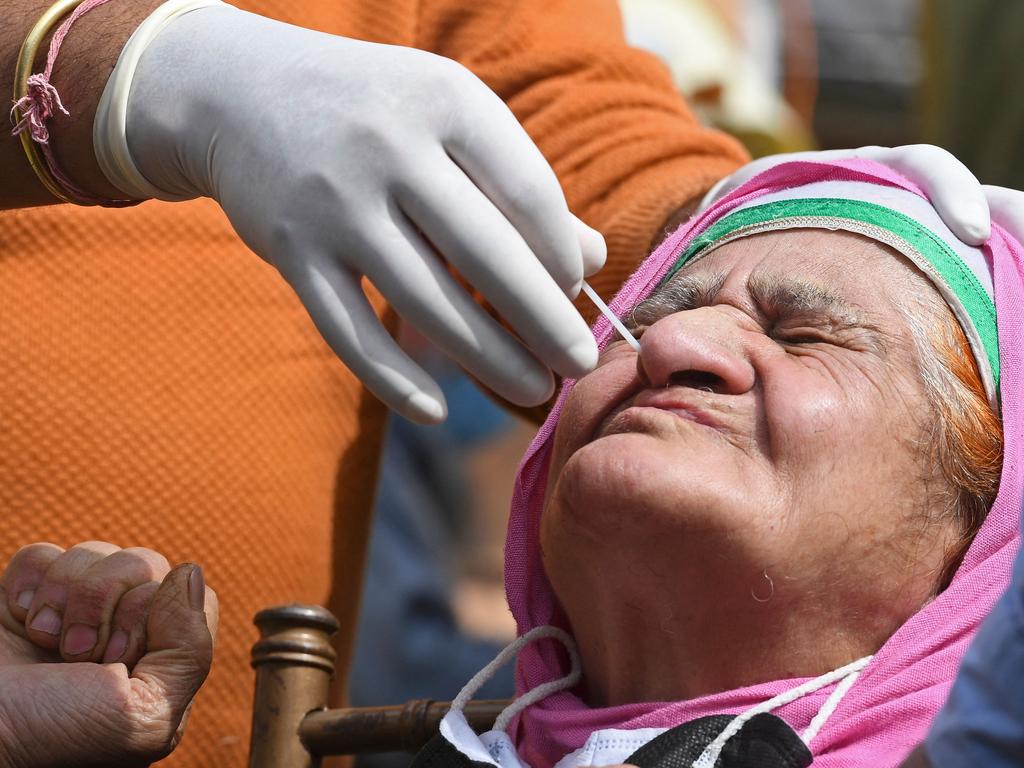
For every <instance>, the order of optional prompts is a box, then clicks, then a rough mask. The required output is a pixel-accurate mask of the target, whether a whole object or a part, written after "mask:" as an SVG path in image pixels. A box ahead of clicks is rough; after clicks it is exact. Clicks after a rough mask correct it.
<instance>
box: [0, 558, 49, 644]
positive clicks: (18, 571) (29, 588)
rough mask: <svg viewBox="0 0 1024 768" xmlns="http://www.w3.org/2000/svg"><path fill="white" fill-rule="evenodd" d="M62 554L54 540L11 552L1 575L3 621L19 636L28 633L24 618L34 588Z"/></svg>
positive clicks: (7, 627)
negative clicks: (3, 606)
mask: <svg viewBox="0 0 1024 768" xmlns="http://www.w3.org/2000/svg"><path fill="white" fill-rule="evenodd" d="M62 554H64V549H63V547H58V546H57V545H56V544H50V543H43V542H41V543H38V544H29V545H28V546H24V547H22V548H21V549H19V550H18V551H17V552H15V553H14V556H13V557H12V558H11V560H10V562H8V564H7V567H6V568H5V569H4V573H3V577H2V578H0V587H2V588H3V590H4V598H5V599H4V604H5V606H6V610H5V611H4V614H3V625H4V627H5V628H6V629H8V630H10V631H11V632H15V633H17V634H18V635H20V636H21V637H28V633H27V632H26V630H25V619H26V618H27V617H28V612H29V609H30V608H31V607H32V599H33V598H34V597H35V593H36V589H38V588H39V585H40V584H42V583H43V579H44V578H45V577H46V572H47V571H48V570H50V566H51V565H53V563H54V562H55V561H56V560H57V558H58V557H60V556H61V555H62Z"/></svg>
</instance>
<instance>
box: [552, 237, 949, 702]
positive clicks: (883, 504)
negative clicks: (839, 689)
mask: <svg viewBox="0 0 1024 768" xmlns="http://www.w3.org/2000/svg"><path fill="white" fill-rule="evenodd" d="M915 281H916V282H915ZM923 285H924V281H923V279H922V278H921V277H920V276H915V274H914V271H913V268H912V267H911V266H910V265H909V262H906V261H905V260H904V259H903V258H902V257H900V256H898V255H897V254H895V252H892V251H889V250H888V249H886V248H884V247H883V246H880V245H878V244H876V243H874V242H872V241H869V240H867V239H865V238H861V237H859V236H856V235H852V234H847V233H836V232H828V231H821V230H790V231H784V232H775V233H768V234H763V235H757V236H754V237H748V238H744V239H741V240H737V241H734V242H732V243H729V244H726V245H724V246H722V247H721V248H719V249H717V250H716V251H714V252H712V253H711V254H710V255H708V256H707V257H705V258H703V259H700V260H699V261H697V262H695V263H694V264H692V265H690V266H688V267H687V268H685V269H683V270H682V271H681V272H680V273H678V274H677V275H676V276H675V277H674V278H673V280H672V282H671V283H670V284H669V288H668V289H667V290H665V289H663V290H662V291H660V292H659V295H658V296H657V297H656V298H655V299H654V300H653V301H648V302H646V303H645V304H643V305H641V306H640V307H639V308H638V309H637V311H636V313H635V319H636V321H637V324H638V331H639V332H640V333H641V335H640V344H641V351H640V353H639V355H638V354H637V353H635V352H634V351H633V350H632V349H631V348H630V347H629V346H628V345H627V344H625V343H623V342H617V343H613V344H611V345H609V347H608V348H607V349H606V351H605V352H604V353H603V355H602V357H601V360H600V363H599V365H598V367H597V369H596V370H595V371H593V372H592V373H591V374H589V375H588V376H586V377H584V378H583V379H581V380H580V381H579V382H578V383H577V384H576V386H575V387H574V389H573V390H572V393H571V394H570V396H569V398H568V400H567V402H566V405H565V409H564V411H563V414H562V417H561V420H560V422H559V425H558V429H557V431H556V435H555V447H554V453H553V457H552V465H551V468H550V472H551V474H550V478H551V479H552V482H551V483H549V486H548V497H547V499H546V502H545V511H544V515H543V519H542V530H541V544H542V549H543V555H544V563H545V568H546V570H547V572H548V575H549V577H550V579H551V582H552V585H553V586H554V588H555V591H556V593H557V594H558V597H559V599H560V602H561V603H562V605H563V607H564V608H565V610H566V612H567V614H568V617H569V619H570V621H571V623H572V625H573V629H574V632H575V634H576V636H577V639H578V640H579V642H580V645H581V650H582V652H583V656H584V662H585V665H586V664H587V662H588V656H589V657H590V663H591V669H592V668H593V665H595V664H596V665H598V666H601V665H602V664H603V665H604V666H605V667H608V669H606V670H605V671H606V672H607V674H603V673H600V671H598V674H597V679H598V682H597V684H596V685H597V688H599V689H603V690H600V691H599V692H598V695H599V696H600V697H601V698H604V699H605V700H609V699H612V700H614V699H616V698H622V695H625V697H626V698H629V697H631V696H632V697H635V695H636V694H635V692H634V693H624V694H622V695H618V694H616V693H614V690H619V691H621V690H622V685H617V684H616V683H614V682H610V681H609V680H608V679H606V678H609V677H611V678H615V677H616V673H614V672H612V671H608V670H610V669H612V667H611V666H610V664H611V662H609V661H607V660H605V661H604V662H601V661H597V660H596V657H599V656H607V655H608V653H609V652H610V649H611V648H613V647H614V645H615V644H616V642H618V641H620V640H623V639H624V637H625V636H627V635H629V634H631V633H632V634H635V633H637V632H640V631H641V629H640V628H641V627H645V626H646V627H648V629H649V631H650V632H652V633H653V634H655V635H658V634H660V635H662V638H661V639H662V640H663V641H670V642H672V643H673V644H675V645H677V646H678V645H679V644H680V643H682V644H685V643H686V642H687V641H688V640H689V639H692V638H693V637H694V636H699V635H707V634H708V633H711V636H710V638H708V640H707V641H708V642H714V643H718V644H720V645H723V646H724V645H728V644H729V643H728V642H726V640H725V639H724V638H736V637H738V636H741V635H749V634H750V633H752V632H756V633H757V636H758V638H759V642H760V643H761V644H762V645H770V644H771V643H773V642H779V643H784V644H787V645H791V646H794V647H804V650H806V649H807V648H806V647H807V646H814V649H812V653H811V656H812V660H811V661H807V662H805V663H803V664H801V663H797V662H795V661H794V663H793V664H792V665H791V666H792V667H793V668H785V669H770V670H767V669H766V670H764V676H763V677H762V679H769V677H768V676H769V675H778V674H780V673H781V674H783V675H785V674H791V675H797V674H804V673H807V674H811V673H813V672H814V671H815V670H813V669H804V667H805V666H809V667H814V666H824V667H825V669H827V668H829V667H828V665H829V664H831V663H832V659H833V656H834V657H836V658H837V659H839V663H843V662H844V661H848V660H849V658H846V657H847V656H849V657H850V658H855V657H856V655H858V654H861V652H862V650H861V649H862V646H863V647H864V648H866V650H865V651H864V652H872V651H873V650H874V649H876V648H877V647H878V646H879V645H880V644H881V643H882V642H884V640H885V639H886V638H887V637H888V636H889V635H890V634H891V633H892V632H893V631H894V630H895V629H896V627H898V626H899V625H900V624H901V623H902V622H904V621H905V620H906V619H907V618H908V617H909V616H910V615H911V614H912V613H913V612H914V611H916V610H917V609H918V608H919V607H920V606H921V605H922V603H923V602H924V601H926V600H927V599H928V597H929V595H930V594H931V593H932V591H933V590H934V588H935V580H936V578H937V573H938V570H939V569H940V567H941V564H942V555H943V552H944V550H945V547H946V545H947V543H948V541H949V540H950V539H951V538H952V536H953V528H952V525H949V526H947V525H945V524H937V523H936V517H937V516H936V515H935V514H932V513H931V511H932V509H933V508H935V507H936V506H941V500H940V497H941V493H940V492H939V490H938V484H939V480H938V475H937V472H936V470H935V469H934V468H932V467H930V466H927V461H926V460H925V459H924V458H923V457H926V456H928V452H927V451H926V450H924V447H923V445H922V441H923V440H924V439H925V436H926V434H927V430H926V427H927V426H928V424H929V423H930V419H931V416H930V414H931V410H930V408H929V405H928V403H927V402H926V401H925V399H924V396H923V388H922V385H921V383H920V380H919V374H918V363H917V355H916V352H915V345H914V342H913V339H912V337H911V334H910V328H909V327H908V324H907V322H906V320H905V318H904V316H903V315H902V314H901V312H900V311H899V309H898V306H899V302H900V301H901V297H903V296H905V295H906V292H907V291H908V290H912V289H914V290H920V289H921V287H922V286H923ZM911 286H914V287H913V288H911ZM926 324H927V323H926ZM933 497H934V498H933ZM631 616H632V617H633V618H632V619H631V618H630V617H631ZM645 631H646V630H645ZM822 632H825V633H827V634H825V635H824V636H822V634H821V633H822ZM823 637H824V638H827V640H823ZM646 645H647V646H649V647H648V648H647V651H646V652H648V653H657V652H658V651H657V647H658V646H657V638H652V639H651V640H650V642H648V643H646ZM851 654H854V655H851ZM797 655H799V654H795V653H794V654H790V657H791V658H796V656H797ZM741 666H742V665H741ZM755 666H756V665H755ZM769 666H770V665H769ZM837 666H838V664H837ZM588 671H590V670H588ZM822 671H825V670H824V669H823V670H822ZM737 674H738V676H739V678H740V679H737V680H727V681H725V682H722V683H714V684H710V683H708V684H704V685H703V687H707V685H715V686H718V685H733V686H734V685H742V684H745V683H751V682H757V680H755V679H747V678H750V677H751V676H753V677H755V678H756V677H759V676H761V673H759V672H757V671H747V672H738V673H737ZM726 677H728V674H727V675H726ZM620 682H621V681H620ZM694 685H695V686H696V687H697V688H698V689H699V688H701V687H702V684H701V683H699V682H695V683H694ZM626 687H628V685H627V686H626ZM613 689H614V690H613ZM719 689H721V688H719ZM668 693H670V692H668V691H666V692H665V694H666V695H667V694H668ZM644 696H646V697H648V698H650V697H652V696H653V697H657V693H656V692H654V693H652V692H647V693H645V694H644Z"/></svg>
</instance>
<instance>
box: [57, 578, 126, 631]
mask: <svg viewBox="0 0 1024 768" xmlns="http://www.w3.org/2000/svg"><path fill="white" fill-rule="evenodd" d="M119 589H120V585H119V584H117V583H116V582H112V581H108V580H84V581H78V582H74V583H72V584H70V585H69V586H68V596H67V601H66V603H65V607H64V615H65V617H66V619H65V620H66V622H67V623H69V624H70V623H73V620H74V619H79V620H85V621H86V623H90V624H95V623H98V622H99V621H100V620H101V618H102V617H103V614H104V613H105V612H106V610H107V608H108V607H109V606H110V605H112V604H113V603H114V601H115V600H116V599H117V596H118V593H119Z"/></svg>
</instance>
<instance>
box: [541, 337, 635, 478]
mask: <svg viewBox="0 0 1024 768" xmlns="http://www.w3.org/2000/svg"><path fill="white" fill-rule="evenodd" d="M637 384H638V380H637V373H636V355H634V354H632V353H628V352H625V351H624V353H620V354H617V355H613V356H610V357H609V358H608V359H607V360H606V361H603V362H602V365H601V367H600V368H598V369H597V370H595V371H594V372H593V373H591V374H589V375H587V376H584V377H583V378H582V379H580V380H579V381H578V382H576V384H575V386H573V388H572V391H571V392H569V395H568V397H567V398H566V399H565V405H564V407H563V408H562V413H561V415H560V416H559V419H558V426H557V427H556V428H555V436H554V446H553V451H552V457H551V474H550V476H551V477H552V478H555V477H558V475H559V473H560V472H561V469H562V467H563V466H564V465H565V462H566V461H568V459H569V457H570V456H572V455H573V453H575V452H576V451H577V450H579V449H580V448H581V447H583V446H584V445H585V444H586V443H587V442H588V441H589V440H590V438H591V436H592V435H593V433H594V431H595V430H596V429H597V427H598V425H599V424H600V422H601V420H602V419H603V418H604V416H605V415H606V414H607V413H608V412H609V411H610V410H611V409H612V408H614V407H615V406H616V405H618V404H619V403H620V402H622V401H623V400H624V399H625V398H626V397H627V396H628V395H629V394H630V393H631V392H632V391H633V390H634V389H635V388H636V386H637ZM549 490H550V484H549Z"/></svg>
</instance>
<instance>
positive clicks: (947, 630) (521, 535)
mask: <svg viewBox="0 0 1024 768" xmlns="http://www.w3.org/2000/svg"><path fill="white" fill-rule="evenodd" d="M830 180H847V181H860V182H869V183H873V184H880V185H886V186H892V187H897V188H902V189H906V190H909V191H912V192H914V193H916V194H918V195H921V196H922V197H924V195H923V193H922V192H921V190H920V189H919V188H918V187H916V186H915V185H913V184H912V183H911V182H909V181H907V180H906V179H904V178H903V177H901V176H899V175H898V174H896V173H895V172H893V171H892V170H890V169H889V168H887V167H884V166H881V165H877V164H875V163H872V162H868V161H861V160H850V161H840V162H829V163H821V162H806V161H804V162H793V163H787V164H784V165H780V166H776V167H774V168H772V169H770V170H768V171H766V172H764V173H762V174H760V175H759V176H757V177H755V178H754V179H752V180H750V181H749V182H747V183H746V184H745V185H743V186H742V187H740V188H738V189H736V190H735V191H733V192H732V193H731V194H729V195H728V196H726V197H725V198H723V199H722V200H720V201H719V202H718V203H717V204H715V205H714V206H713V207H712V208H710V209H709V210H707V211H705V212H704V213H703V214H702V215H700V216H698V217H696V218H695V219H694V220H692V221H690V222H688V223H687V224H684V225H683V226H681V227H680V228H679V229H678V230H677V231H676V232H675V233H673V234H672V235H671V236H669V237H668V238H667V239H666V240H665V242H664V243H662V244H661V246H660V247H659V248H658V249H657V250H656V251H655V252H654V253H653V254H652V255H651V256H649V257H648V258H647V259H646V261H644V263H643V264H642V265H641V267H640V268H639V269H638V270H637V272H636V273H635V274H634V275H633V276H632V277H631V278H630V279H629V281H628V282H627V283H626V284H625V286H623V288H622V290H621V291H620V292H619V294H618V296H616V298H615V300H614V301H613V302H612V303H611V307H612V309H613V310H614V311H615V312H616V313H617V314H619V315H620V316H621V315H622V314H623V313H624V312H626V311H628V310H629V309H630V308H631V307H632V306H633V305H635V304H636V302H637V301H639V300H641V299H642V298H644V297H645V296H647V295H648V294H649V293H650V292H651V291H652V290H653V289H654V287H655V286H657V284H658V282H659V280H660V279H661V278H662V276H663V275H664V274H665V273H666V271H667V270H668V269H669V267H670V266H671V265H672V264H673V262H674V260H675V258H676V257H677V256H678V254H679V253H680V252H682V251H683V250H684V249H685V248H686V246H687V244H688V243H689V242H690V240H691V239H692V238H693V237H694V236H696V235H697V234H699V233H701V232H703V231H704V230H705V229H707V227H708V226H709V225H710V224H711V223H713V222H715V221H716V220H718V219H720V218H721V217H722V216H724V215H725V214H727V213H729V212H730V211H732V210H733V209H735V208H736V207H737V206H739V205H741V204H742V203H745V202H747V201H749V200H752V199H756V198H758V197H760V196H763V195H766V194H769V193H771V192H774V191H779V190H781V189H789V188H792V187H796V186H801V185H804V184H809V183H812V182H816V181H830ZM985 249H986V252H987V254H988V255H989V256H990V257H991V259H992V264H993V266H994V274H993V279H994V284H995V303H996V307H997V310H998V331H999V349H1000V361H1001V370H1002V374H1001V391H1002V419H1003V431H1004V443H1005V447H1004V452H1005V453H1004V459H1003V470H1002V478H1001V485H1000V488H999V494H998V496H997V498H996V501H995V503H994V504H993V505H992V509H991V511H990V513H989V515H988V517H987V519H986V520H985V522H984V524H983V525H982V527H981V530H980V531H979V532H978V534H977V536H976V537H975V539H974V542H973V544H972V545H971V547H970V549H969V551H968V552H967V555H966V557H965V558H964V561H963V564H962V565H961V566H960V569H959V570H958V571H957V573H956V576H955V577H954V579H953V581H952V583H951V584H950V586H949V587H948V588H947V589H946V590H945V591H944V592H942V593H941V594H940V595H939V596H938V597H937V598H936V599H935V600H933V601H932V602H931V603H929V604H928V605H926V606H925V607H924V608H922V609H921V610H920V611H919V612H918V613H917V614H915V615H914V616H912V617H911V618H910V619H909V620H908V621H907V622H906V623H905V624H904V625H903V626H902V627H901V628H900V629H899V630H898V631H897V632H896V633H895V634H894V635H893V636H892V637H891V638H889V640H888V642H886V643H885V645H883V646H882V648H880V649H879V650H878V652H877V653H876V654H875V656H874V659H873V660H872V662H871V663H870V665H869V666H868V667H867V668H866V669H865V670H864V671H863V672H862V673H861V675H860V677H859V678H858V679H857V682H856V684H855V685H854V686H853V688H852V689H851V690H850V692H849V693H848V694H847V695H846V697H845V698H844V699H843V700H842V702H841V703H840V705H839V707H838V709H837V710H836V712H835V713H834V714H833V715H832V717H831V718H830V719H829V720H828V722H827V723H826V725H825V726H824V728H823V729H822V730H821V731H820V732H819V733H818V735H817V736H816V737H815V738H814V740H813V741H812V742H811V745H810V746H811V751H812V752H813V754H814V756H815V757H814V765H815V768H839V766H842V768H851V767H854V766H870V767H871V768H883V767H884V766H894V765H897V764H899V762H900V761H901V760H902V759H903V757H904V756H905V755H906V754H907V753H908V752H909V751H910V749H911V748H913V747H914V746H915V745H916V744H918V743H919V742H920V741H922V739H923V738H924V736H925V733H926V731H927V729H928V726H929V724H930V723H931V721H932V719H933V717H934V716H935V715H936V713H937V712H938V710H939V708H940V707H941V705H942V703H943V702H944V701H945V698H946V694H947V692H948V690H949V687H950V684H951V683H952V680H953V677H954V676H955V674H956V670H957V666H958V664H959V662H960V659H961V658H962V657H963V655H964V653H965V651H966V650H967V646H968V644H969V643H970V641H971V638H972V637H973V635H974V633H975V631H976V630H977V629H978V626H979V624H980V623H981V621H982V619H984V618H985V616H986V615H987V614H988V612H989V610H990V609H991V608H992V606H993V605H994V604H995V602H996V600H997V599H998V598H999V596H1000V594H1001V593H1002V592H1003V590H1004V589H1005V588H1006V587H1007V585H1008V584H1009V580H1010V570H1011V565H1012V563H1013V559H1014V555H1015V554H1016V551H1017V548H1018V544H1019V536H1018V531H1019V519H1018V518H1019V515H1020V503H1021V498H1022V496H1024V440H1022V438H1024V434H1022V429H1024V402H1022V397H1021V395H1022V393H1024V247H1022V246H1021V244H1020V243H1018V242H1017V241H1016V240H1014V239H1013V238H1012V237H1011V236H1010V235H1008V234H1007V233H1006V232H1005V231H1004V230H1002V229H1001V228H1000V227H998V226H993V233H992V237H991V238H990V239H989V241H988V243H987V244H986V245H985ZM594 333H595V335H596V337H597V339H598V343H599V345H600V346H601V347H603V346H604V345H605V344H607V343H608V341H609V339H610V338H611V336H612V331H611V328H610V325H609V323H608V321H607V320H606V319H605V318H603V317H602V318H601V319H599V320H598V321H597V323H596V325H595V326H594ZM572 386H573V382H572V381H568V382H566V383H565V385H564V386H563V387H562V391H561V393H560V394H559V397H558V400H557V402H556V404H555V407H554V409H553V410H552V412H551V414H550V416H549V417H548V419H547V421H545V423H544V425H543V426H542V427H541V429H540V432H539V433H538V434H537V437H536V438H535V439H534V441H533V444H532V445H531V446H530V448H529V450H528V451H527V452H526V455H525V457H524V459H523V462H522V464H521V465H520V468H519V473H518V475H517V478H516V484H515V491H514V496H513V500H512V511H511V518H510V520H509V528H508V541H507V544H506V554H505V585H506V592H507V595H508V601H509V605H510V607H511V610H512V613H513V615H514V616H515V618H516V621H517V623H518V628H519V633H520V634H522V633H525V632H527V631H528V630H530V629H532V628H533V627H537V626H541V625H545V624H555V625H557V626H560V627H563V628H564V629H568V628H569V627H568V625H567V622H566V621H565V618H564V615H563V614H562V612H561V610H560V608H559V607H558V605H557V601H556V599H555V596H554V592H553V590H552V588H551V585H550V584H549V582H548V579H547V576H546V575H545V573H544V568H543V565H542V563H541V554H540V546H539V530H540V516H541V512H542V507H543V500H544V491H545V488H546V486H547V480H548V478H547V471H548V465H549V460H550V457H551V451H552V446H553V442H554V441H553V436H554V431H555V425H556V424H557V423H558V419H559V414H560V413H561V410H562V407H563V405H564V403H565V398H566V395H567V394H568V392H569V391H570V389H571V388H572ZM565 672H566V661H565V658H564V654H563V653H561V652H560V650H559V649H558V648H557V647H556V646H555V645H554V644H553V643H535V644H533V645H530V646H527V647H526V648H524V649H523V650H522V651H521V652H520V655H519V661H518V667H517V686H518V688H519V691H520V692H524V691H526V690H529V689H532V688H534V687H535V686H537V685H539V684H541V683H544V682H547V681H549V680H553V679H555V678H557V677H560V676H561V675H563V674H565ZM805 679H806V678H801V679H794V680H776V681H772V682H768V683H762V684H759V685H753V686H750V687H747V688H741V689H738V690H732V691H725V692H723V693H718V694H714V695H710V696H704V697H701V698H698V699H693V700H690V701H677V702H651V703H640V704H629V705H624V706H617V707H607V708H601V709H594V708H591V707H588V706H587V705H586V704H585V703H584V702H583V701H582V700H580V699H579V698H578V697H577V696H575V695H574V694H573V693H571V692H568V691H565V692H561V693H558V694H555V695H552V696H550V697H548V698H547V699H544V700H543V701H541V702H539V703H538V704H535V705H533V706H532V707H530V708H529V709H527V710H526V711H525V712H524V713H523V715H522V716H521V717H520V720H519V722H518V723H517V728H516V731H515V733H514V737H515V739H516V743H517V746H518V749H519V753H520V755H521V756H522V757H523V759H524V760H525V761H527V762H528V763H529V764H530V765H532V766H534V768H544V766H550V765H552V764H554V763H555V762H557V761H558V760H559V759H561V758H562V757H563V756H565V755H566V754H567V753H569V752H571V751H572V750H575V749H578V748H579V747H581V746H582V745H583V743H584V742H585V741H586V739H587V737H588V736H589V735H590V734H591V733H592V732H594V731H596V730H600V729H604V728H626V729H632V728H648V727H662V728H664V727H672V726H675V725H679V724H680V723H683V722H686V721H689V720H692V719H694V718H698V717H703V716H705V715H714V714H736V713H740V712H742V711H743V710H745V709H747V708H748V707H751V706H754V705H756V704H760V703H761V702H763V701H766V700H767V699H769V698H771V697H773V696H775V695H776V694H779V693H781V692H783V691H786V690H789V689H790V688H793V687H795V686H797V685H799V684H800V683H802V682H804V680H805ZM831 691H832V687H831V686H830V687H828V688H825V689H823V690H821V691H819V692H817V693H815V694H811V695H808V696H806V697H804V698H801V699H798V700H797V701H794V702H792V703H790V704H788V705H785V706H782V707H780V708H779V709H777V710H775V714H777V715H778V716H779V717H781V718H783V719H784V720H785V721H786V722H788V723H789V724H790V725H791V726H792V727H793V728H795V729H797V730H798V731H799V730H801V729H803V728H806V727H807V725H808V724H809V723H810V721H811V718H812V717H813V716H814V715H815V714H816V713H817V711H818V709H819V708H820V707H821V705H822V704H823V702H824V701H825V699H826V698H827V696H828V694H829V693H830V692H831Z"/></svg>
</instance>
